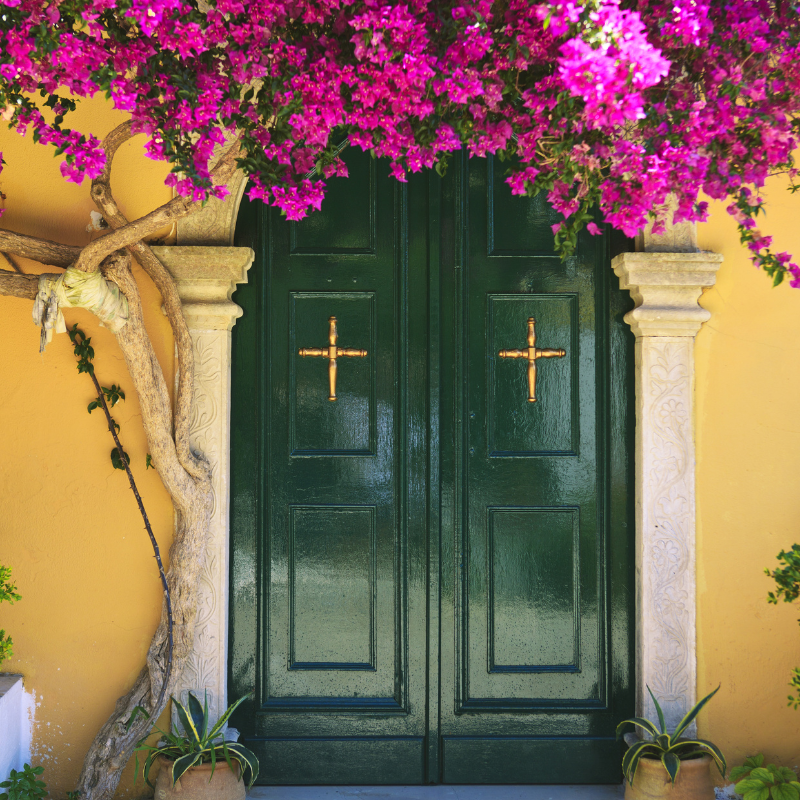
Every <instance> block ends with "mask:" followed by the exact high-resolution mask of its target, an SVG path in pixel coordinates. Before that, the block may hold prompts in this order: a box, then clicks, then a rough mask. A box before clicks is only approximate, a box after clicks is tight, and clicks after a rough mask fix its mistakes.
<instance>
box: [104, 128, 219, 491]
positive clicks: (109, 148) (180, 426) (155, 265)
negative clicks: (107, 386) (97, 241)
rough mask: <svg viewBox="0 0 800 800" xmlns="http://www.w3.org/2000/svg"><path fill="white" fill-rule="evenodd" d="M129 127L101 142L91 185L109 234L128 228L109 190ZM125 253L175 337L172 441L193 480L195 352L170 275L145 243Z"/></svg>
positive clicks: (202, 464)
mask: <svg viewBox="0 0 800 800" xmlns="http://www.w3.org/2000/svg"><path fill="white" fill-rule="evenodd" d="M134 135H135V134H133V133H132V132H131V123H130V122H123V123H122V124H121V125H119V126H117V127H116V128H115V129H114V130H113V131H111V133H109V134H108V136H107V137H106V138H105V139H104V141H103V149H104V150H105V152H106V165H105V168H104V169H103V173H102V174H101V175H100V177H99V178H97V179H95V180H94V181H92V191H91V194H92V199H93V200H94V202H95V205H96V206H97V208H98V209H99V210H100V212H101V213H102V215H103V217H104V219H105V221H106V222H107V223H108V226H109V227H110V228H111V229H112V230H115V231H116V230H120V229H122V228H124V227H125V226H126V225H128V224H129V222H128V220H127V219H126V218H125V215H124V214H123V213H122V212H121V211H120V209H119V206H118V205H117V202H116V200H115V199H114V195H113V192H112V190H111V167H112V163H113V161H114V156H115V155H116V153H117V150H118V149H119V147H120V146H121V145H122V144H124V143H125V142H127V141H128V140H129V139H131V138H132V136H134ZM128 250H129V251H130V252H131V253H132V254H133V255H134V256H135V257H136V260H137V261H138V262H139V263H140V264H141V265H142V269H144V271H145V272H146V273H147V275H148V276H149V277H150V280H152V281H153V283H154V284H155V285H156V288H157V289H158V291H159V292H160V293H161V298H162V300H163V302H164V311H165V312H166V315H167V319H168V320H169V324H170V326H171V327H172V334H173V336H174V337H175V349H176V353H177V359H178V389H177V395H176V398H175V409H174V411H173V426H174V431H173V438H174V440H175V448H176V449H177V452H178V460H179V461H180V463H181V465H182V466H183V467H184V469H185V470H186V471H187V472H188V473H189V474H190V475H193V476H194V477H201V476H202V475H204V474H205V473H206V472H207V470H208V463H207V461H206V460H205V459H204V458H203V459H202V460H201V458H198V457H197V456H195V455H194V454H193V453H192V450H191V447H190V444H189V422H190V418H191V409H192V392H193V389H194V350H193V349H192V339H191V336H190V335H189V328H188V326H187V324H186V318H185V317H184V315H183V308H182V306H181V300H180V297H179V296H178V288H177V286H176V285H175V281H174V280H173V278H172V275H170V273H169V271H168V270H167V269H165V268H164V265H163V264H162V263H161V261H159V259H158V257H157V256H156V255H155V253H153V251H152V250H151V249H150V246H149V245H148V244H146V243H145V242H133V243H132V244H129V245H128Z"/></svg>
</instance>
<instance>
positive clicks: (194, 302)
mask: <svg viewBox="0 0 800 800" xmlns="http://www.w3.org/2000/svg"><path fill="white" fill-rule="evenodd" d="M153 252H154V253H155V254H156V256H158V258H159V259H160V260H161V263H162V264H163V265H164V266H165V267H166V268H167V269H168V270H169V272H170V274H171V275H172V277H173V278H174V279H175V282H176V284H177V285H178V294H179V296H180V298H181V302H182V304H183V313H184V315H185V317H186V322H187V324H188V325H189V329H190V330H221V331H229V330H231V329H232V328H233V326H234V324H235V323H236V320H237V319H238V318H239V317H241V316H242V309H241V308H239V306H238V305H237V304H236V303H234V302H233V301H232V300H231V296H232V295H233V292H234V291H235V290H236V285H237V284H238V283H245V282H246V281H247V270H248V269H250V265H251V264H252V263H253V259H254V257H255V253H253V251H252V250H251V249H250V248H249V247H186V246H179V247H154V248H153Z"/></svg>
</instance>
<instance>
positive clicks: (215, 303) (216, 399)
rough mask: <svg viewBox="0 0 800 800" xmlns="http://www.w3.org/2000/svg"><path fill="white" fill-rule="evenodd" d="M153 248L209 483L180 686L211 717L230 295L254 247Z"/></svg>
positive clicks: (223, 693)
mask: <svg viewBox="0 0 800 800" xmlns="http://www.w3.org/2000/svg"><path fill="white" fill-rule="evenodd" d="M153 249H154V251H155V253H156V255H157V256H158V257H159V258H160V259H161V261H162V263H163V264H164V266H165V267H166V268H167V269H168V270H169V271H170V272H171V273H172V275H173V277H174V278H175V280H176V282H177V284H178V293H179V294H180V297H181V300H182V301H183V312H184V314H185V316H186V321H187V323H188V325H189V332H190V334H191V336H192V341H193V343H194V369H195V373H194V407H193V411H192V420H191V437H192V446H193V448H195V449H197V450H200V451H202V452H203V453H204V454H205V455H206V456H207V457H208V459H209V460H210V461H211V466H212V482H213V490H214V508H213V511H212V514H211V531H210V539H209V544H208V549H207V551H206V561H205V564H204V566H203V570H202V573H201V577H200V601H199V605H198V612H197V627H196V628H195V633H194V652H193V653H192V656H191V658H190V660H189V662H188V664H187V666H186V669H185V671H184V673H183V677H182V679H181V689H180V694H181V696H182V697H183V698H184V699H185V697H186V694H187V693H188V691H189V690H190V689H191V690H192V691H193V692H194V693H195V694H196V695H197V696H198V697H199V698H200V699H201V700H202V698H203V693H204V691H206V690H207V691H208V702H209V708H210V710H211V712H212V713H213V716H214V717H215V718H216V717H218V716H219V715H220V714H221V713H222V711H224V710H225V708H226V707H227V686H226V683H227V681H226V677H227V673H228V526H229V520H228V510H229V499H230V498H229V474H230V383H231V329H232V328H233V326H234V324H235V323H236V320H237V319H238V318H239V317H240V316H241V315H242V310H241V308H239V306H238V305H236V303H234V302H232V301H231V295H232V294H233V292H234V290H235V289H236V284H238V283H244V282H246V280H247V270H248V269H249V268H250V265H251V264H252V263H253V257H254V254H253V251H252V250H251V249H250V248H249V247H155V248H153Z"/></svg>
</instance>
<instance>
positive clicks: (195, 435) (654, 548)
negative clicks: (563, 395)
mask: <svg viewBox="0 0 800 800" xmlns="http://www.w3.org/2000/svg"><path fill="white" fill-rule="evenodd" d="M245 184H246V180H245V178H244V176H243V175H241V174H237V175H236V176H235V177H234V179H233V181H232V182H231V184H229V189H230V194H229V196H228V198H227V199H226V200H225V201H218V200H212V201H210V202H209V203H207V205H206V206H205V207H204V208H203V210H202V211H201V212H200V213H198V214H196V215H194V216H192V217H190V218H187V219H185V220H180V221H179V222H178V226H177V245H176V246H173V247H158V248H154V249H155V251H156V253H157V255H158V256H159V258H160V259H161V260H162V262H163V263H164V265H165V266H166V267H167V269H169V270H170V272H171V273H172V275H173V276H174V277H175V279H176V282H177V285H178V292H179V294H180V297H181V300H182V301H183V309H184V314H185V315H186V319H187V322H188V325H189V331H190V333H191V336H192V340H193V342H194V352H195V405H194V410H193V415H192V422H191V436H192V442H193V445H194V446H195V447H196V448H197V449H199V450H202V451H203V452H204V453H205V454H206V456H208V458H209V459H210V461H211V463H212V465H213V489H214V496H215V505H214V512H213V514H212V519H211V536H210V542H209V546H208V550H207V555H206V563H205V566H204V568H203V570H202V573H201V578H200V581H201V586H200V605H199V610H198V617H197V625H196V629H195V640H194V641H195V645H194V652H193V654H192V657H191V658H190V660H189V662H188V665H187V667H186V669H185V671H184V673H183V676H182V679H181V694H183V695H185V693H186V692H188V691H189V690H190V689H191V690H192V691H194V692H195V693H199V694H200V695H202V694H203V692H204V691H207V692H208V697H209V704H210V706H211V709H212V711H213V713H214V714H215V715H219V714H220V713H221V711H222V710H224V709H225V707H226V705H227V670H228V547H229V507H230V496H229V474H230V396H231V395H230V393H231V331H232V329H233V326H234V324H235V323H236V320H237V319H238V317H239V316H241V313H242V311H241V309H240V308H239V306H238V305H236V303H234V302H232V300H231V296H232V294H233V292H234V291H235V289H236V286H237V285H238V284H241V283H245V282H246V281H247V270H248V269H249V268H250V266H251V264H252V263H253V258H254V253H253V251H252V250H251V249H250V248H244V247H233V237H234V232H235V226H236V218H237V215H238V210H239V205H240V203H241V198H242V196H243V194H244V188H245ZM637 250H638V252H635V253H623V254H622V255H620V256H617V257H616V258H615V259H614V260H613V262H612V267H613V269H614V271H615V273H616V274H617V276H618V277H619V280H620V286H621V288H623V289H628V290H629V291H630V293H631V296H632V297H633V299H634V301H635V304H636V305H635V308H634V309H633V310H632V311H631V312H629V313H628V314H627V315H626V317H625V320H626V322H628V324H630V326H631V329H632V330H633V333H634V336H635V337H636V345H635V347H636V377H635V394H636V448H635V449H636V452H635V474H636V706H637V708H636V710H637V714H640V715H645V716H648V717H650V718H653V716H654V708H653V707H652V701H651V700H650V697H649V695H648V693H647V690H646V687H647V686H649V687H650V689H652V691H653V693H654V694H655V695H656V697H658V698H659V702H662V701H663V702H662V707H663V708H664V711H665V716H666V718H667V723H668V725H674V724H675V723H676V722H677V721H678V720H679V719H680V718H681V717H682V716H683V714H684V713H685V712H686V710H687V709H688V708H689V707H691V705H693V704H694V703H695V701H696V696H697V645H696V624H695V620H696V575H695V438H694V338H695V336H696V335H697V332H698V331H699V330H700V327H701V325H702V324H703V323H704V322H706V321H707V320H708V319H709V318H710V316H711V314H710V312H708V311H706V310H705V309H703V308H702V307H701V306H700V305H699V304H698V300H699V298H700V295H701V294H702V292H703V290H704V289H706V288H707V287H710V286H712V285H713V284H714V282H715V280H716V273H717V270H718V269H719V266H720V263H721V262H722V256H721V255H718V254H716V253H709V252H700V251H699V250H698V248H697V237H696V231H695V229H694V226H689V225H679V226H675V227H673V228H671V229H669V230H668V231H667V233H666V235H664V236H653V235H652V233H650V232H648V231H645V232H644V233H643V234H642V235H641V236H640V237H638V240H637Z"/></svg>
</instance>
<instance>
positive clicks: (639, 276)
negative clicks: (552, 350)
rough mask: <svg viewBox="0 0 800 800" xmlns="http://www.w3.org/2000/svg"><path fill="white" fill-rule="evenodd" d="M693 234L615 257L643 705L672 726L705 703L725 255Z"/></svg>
mask: <svg viewBox="0 0 800 800" xmlns="http://www.w3.org/2000/svg"><path fill="white" fill-rule="evenodd" d="M689 234H691V231H689ZM689 234H687V237H688V238H687V237H683V238H684V240H685V241H683V245H684V247H683V248H680V244H678V242H677V240H676V242H671V244H672V245H673V246H675V245H676V244H678V247H676V249H678V248H680V249H684V248H685V250H688V251H689V252H685V251H684V252H663V251H662V252H644V253H623V254H622V255H620V256H617V257H616V258H615V259H614V260H613V262H612V265H613V267H614V271H615V272H616V274H617V275H618V276H619V279H620V286H621V287H622V288H623V289H629V290H630V292H631V295H632V297H633V299H634V300H635V302H636V307H635V308H634V310H633V311H631V312H629V313H628V314H627V315H626V316H625V320H626V322H628V324H629V325H630V326H631V328H632V329H633V333H634V335H635V336H636V456H635V459H636V572H637V575H636V588H637V597H636V607H637V625H636V638H637V648H636V650H637V657H636V667H637V702H636V705H637V713H638V714H644V715H645V716H647V717H648V718H650V719H653V720H654V719H656V717H655V708H654V707H653V702H652V700H651V699H650V696H649V694H648V693H647V689H646V687H647V686H649V687H650V688H651V689H652V690H653V693H654V694H655V695H656V697H657V698H658V700H659V703H661V705H662V708H663V709H664V713H665V716H666V721H667V725H668V727H669V728H671V727H672V726H674V725H675V724H676V723H677V722H678V721H679V720H680V718H681V717H682V716H683V715H684V714H685V713H686V711H687V710H688V709H689V708H690V707H691V705H692V704H693V703H694V702H695V700H696V684H697V663H696V661H697V657H696V641H695V612H696V605H695V586H696V577H695V442H694V337H695V336H696V335H697V332H698V331H699V330H700V326H701V325H702V323H703V322H705V321H706V320H707V319H708V318H709V317H710V316H711V314H710V313H709V312H708V311H706V310H705V309H703V308H701V307H700V306H699V305H698V303H697V301H698V299H699V298H700V295H701V293H702V291H703V289H704V288H705V287H707V286H712V285H713V284H714V282H715V280H716V273H717V270H718V269H719V265H720V262H721V261H722V256H721V255H718V254H716V253H701V252H696V247H693V246H692V242H691V238H692V237H691V236H690V235H689ZM679 238H680V237H679ZM659 240H660V241H658V242H653V245H654V246H653V249H656V247H658V246H659V245H663V239H662V237H659ZM651 241H652V240H651ZM659 249H661V248H660V247H659ZM693 251H695V252H693ZM662 701H663V702H662Z"/></svg>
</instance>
